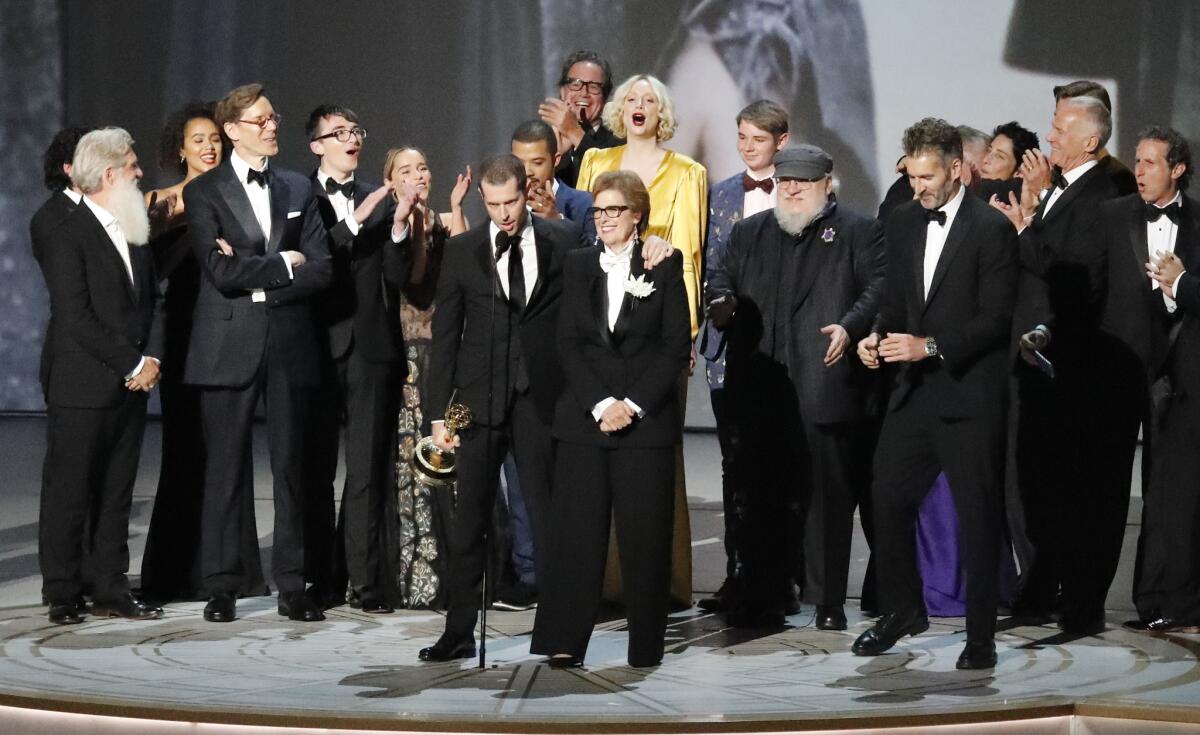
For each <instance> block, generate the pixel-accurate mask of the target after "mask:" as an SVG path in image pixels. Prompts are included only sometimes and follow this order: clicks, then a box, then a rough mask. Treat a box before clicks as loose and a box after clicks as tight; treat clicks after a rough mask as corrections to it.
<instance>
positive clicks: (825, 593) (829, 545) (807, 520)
mask: <svg viewBox="0 0 1200 735" xmlns="http://www.w3.org/2000/svg"><path fill="white" fill-rule="evenodd" d="M804 441H805V447H806V449H807V460H808V461H807V468H808V472H807V479H808V492H807V493H804V495H805V496H806V497H807V498H808V506H807V508H806V509H805V516H804V560H805V574H804V596H805V598H806V599H808V600H810V601H812V602H813V603H815V604H817V605H842V604H844V603H845V602H846V579H847V576H848V575H849V572H850V543H851V540H852V539H853V537H854V506H855V504H856V497H855V485H854V482H853V480H854V477H853V472H852V466H853V463H854V459H855V455H854V444H853V440H852V425H850V424H829V425H820V424H805V425H804Z"/></svg>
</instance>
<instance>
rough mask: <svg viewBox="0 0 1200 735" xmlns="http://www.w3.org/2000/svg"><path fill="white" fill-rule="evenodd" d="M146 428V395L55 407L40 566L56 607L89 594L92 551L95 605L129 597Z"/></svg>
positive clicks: (49, 419) (51, 419)
mask: <svg viewBox="0 0 1200 735" xmlns="http://www.w3.org/2000/svg"><path fill="white" fill-rule="evenodd" d="M145 428H146V394H145V393H141V392H137V393H134V392H130V393H129V394H127V395H124V396H122V398H121V401H120V403H119V404H118V405H117V406H116V407H113V408H67V407H63V406H55V405H53V404H52V405H50V406H49V407H48V409H47V429H46V460H45V464H44V466H43V468H42V497H41V506H40V511H39V518H38V562H39V565H40V567H41V572H42V595H43V596H44V597H45V598H46V599H47V600H48V601H49V602H50V603H51V604H55V603H65V602H71V601H74V600H75V599H76V598H77V597H78V596H79V595H81V594H82V593H83V589H84V568H83V560H84V556H85V552H86V554H87V557H88V565H87V567H88V568H87V574H88V576H90V577H91V579H90V580H88V581H90V583H91V591H92V597H93V598H94V599H95V600H98V601H102V602H103V601H108V600H113V599H115V598H117V597H119V596H120V595H123V594H125V593H127V592H128V591H129V580H128V578H127V577H126V574H127V573H128V571H129V513H130V508H131V506H132V498H133V482H134V479H135V478H136V476H137V466H138V459H139V457H140V456H141V451H142V434H143V433H144V431H145ZM89 524H90V525H89Z"/></svg>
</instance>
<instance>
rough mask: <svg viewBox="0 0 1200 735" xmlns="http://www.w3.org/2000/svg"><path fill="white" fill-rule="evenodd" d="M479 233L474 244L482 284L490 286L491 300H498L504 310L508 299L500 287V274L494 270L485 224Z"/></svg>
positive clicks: (490, 243) (492, 255)
mask: <svg viewBox="0 0 1200 735" xmlns="http://www.w3.org/2000/svg"><path fill="white" fill-rule="evenodd" d="M479 232H480V235H479V237H480V241H479V242H477V243H476V244H475V259H476V261H477V262H478V263H479V267H480V269H481V270H482V271H483V274H482V275H483V279H484V282H485V283H486V282H490V283H491V284H492V298H496V299H500V301H501V302H503V303H504V306H505V308H508V299H507V298H506V297H505V296H504V289H503V288H502V287H501V286H500V272H499V271H498V270H497V269H496V256H495V252H494V251H493V250H492V242H491V239H490V238H489V237H488V233H489V232H491V230H490V228H489V227H488V226H487V225H486V224H485V225H483V226H481V227H480V228H479Z"/></svg>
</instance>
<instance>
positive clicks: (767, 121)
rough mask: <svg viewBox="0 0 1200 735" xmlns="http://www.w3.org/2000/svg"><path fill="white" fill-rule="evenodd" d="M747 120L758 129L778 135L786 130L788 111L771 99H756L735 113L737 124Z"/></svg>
mask: <svg viewBox="0 0 1200 735" xmlns="http://www.w3.org/2000/svg"><path fill="white" fill-rule="evenodd" d="M743 122H748V123H750V124H751V125H753V126H754V127H756V128H758V129H759V130H765V131H766V132H768V133H770V134H771V135H775V136H779V135H783V134H784V133H786V132H787V131H788V112H787V110H785V109H783V106H782V105H780V104H779V103H778V102H775V101H773V100H756V101H754V102H751V103H750V104H748V105H746V106H745V107H743V108H742V111H741V112H739V113H738V114H737V124H738V125H741V124H742V123H743Z"/></svg>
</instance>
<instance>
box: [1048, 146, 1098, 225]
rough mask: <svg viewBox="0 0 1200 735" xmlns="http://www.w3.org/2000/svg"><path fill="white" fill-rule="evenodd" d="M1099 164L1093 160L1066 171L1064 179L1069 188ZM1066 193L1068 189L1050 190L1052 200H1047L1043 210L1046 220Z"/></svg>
mask: <svg viewBox="0 0 1200 735" xmlns="http://www.w3.org/2000/svg"><path fill="white" fill-rule="evenodd" d="M1098 163H1100V162H1099V161H1098V160H1096V159H1094V158H1093V159H1092V160H1090V161H1088V162H1087V163H1081V164H1079V165H1078V166H1076V167H1075V168H1073V169H1071V170H1070V171H1064V172H1063V178H1064V179H1066V180H1067V186H1070V185H1071V184H1074V183H1075V182H1076V181H1078V180H1079V177H1080V176H1083V175H1084V174H1086V173H1087V172H1088V171H1091V170H1092V169H1093V168H1095V167H1096V165H1097V164H1098ZM1064 191H1066V189H1060V188H1059V187H1057V186H1056V187H1054V188H1053V189H1051V190H1050V198H1049V199H1047V200H1046V208H1045V209H1043V210H1042V217H1043V218H1045V216H1046V215H1047V214H1049V213H1050V208H1051V207H1053V206H1054V203H1055V202H1057V201H1058V198H1059V197H1061V196H1062V195H1063V192H1064Z"/></svg>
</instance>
